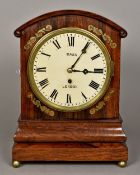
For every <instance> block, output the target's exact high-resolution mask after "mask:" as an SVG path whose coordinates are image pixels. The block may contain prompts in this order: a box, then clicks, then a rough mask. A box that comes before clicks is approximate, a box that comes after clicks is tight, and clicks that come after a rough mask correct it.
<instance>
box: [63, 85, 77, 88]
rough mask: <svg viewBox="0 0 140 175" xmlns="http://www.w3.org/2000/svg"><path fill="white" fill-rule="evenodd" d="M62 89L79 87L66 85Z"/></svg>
mask: <svg viewBox="0 0 140 175" xmlns="http://www.w3.org/2000/svg"><path fill="white" fill-rule="evenodd" d="M62 88H77V85H72V84H70V85H64V86H63V87H62Z"/></svg>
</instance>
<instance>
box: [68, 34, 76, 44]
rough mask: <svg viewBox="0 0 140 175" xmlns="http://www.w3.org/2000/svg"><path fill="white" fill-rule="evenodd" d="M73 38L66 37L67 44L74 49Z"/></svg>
mask: <svg viewBox="0 0 140 175" xmlns="http://www.w3.org/2000/svg"><path fill="white" fill-rule="evenodd" d="M74 39H75V38H74V36H68V43H69V46H73V47H74Z"/></svg>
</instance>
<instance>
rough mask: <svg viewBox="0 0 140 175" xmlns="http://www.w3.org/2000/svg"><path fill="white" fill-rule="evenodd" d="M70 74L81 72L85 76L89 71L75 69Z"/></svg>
mask: <svg viewBox="0 0 140 175" xmlns="http://www.w3.org/2000/svg"><path fill="white" fill-rule="evenodd" d="M72 72H83V73H84V74H85V75H86V74H87V73H89V71H88V70H87V69H84V70H75V69H73V70H72ZM90 73H91V71H90Z"/></svg>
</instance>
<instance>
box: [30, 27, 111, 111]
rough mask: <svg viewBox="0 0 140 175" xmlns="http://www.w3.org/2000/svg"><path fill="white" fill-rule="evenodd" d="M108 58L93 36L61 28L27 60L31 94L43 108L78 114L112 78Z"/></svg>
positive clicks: (102, 92)
mask: <svg viewBox="0 0 140 175" xmlns="http://www.w3.org/2000/svg"><path fill="white" fill-rule="evenodd" d="M110 63H111V59H110V55H109V53H108V51H107V49H106V47H105V46H104V44H103V43H102V42H101V40H100V39H98V38H97V37H96V36H95V35H93V34H91V33H89V32H87V31H85V30H82V29H79V28H63V29H59V30H56V31H53V32H51V33H49V34H47V35H45V36H44V37H42V38H41V39H40V40H39V41H38V42H37V44H36V45H35V47H34V48H33V50H32V52H31V55H30V58H29V61H28V78H29V83H30V86H31V88H32V90H33V92H34V94H35V95H36V96H37V97H38V99H39V100H40V101H42V102H43V103H44V104H45V105H47V106H49V107H51V108H53V109H56V110H61V111H78V110H83V109H85V108H88V107H90V106H91V105H93V104H95V103H96V102H97V101H98V100H99V99H100V98H101V97H102V96H103V95H104V94H105V92H106V90H107V88H108V85H109V82H110V77H111V64H110Z"/></svg>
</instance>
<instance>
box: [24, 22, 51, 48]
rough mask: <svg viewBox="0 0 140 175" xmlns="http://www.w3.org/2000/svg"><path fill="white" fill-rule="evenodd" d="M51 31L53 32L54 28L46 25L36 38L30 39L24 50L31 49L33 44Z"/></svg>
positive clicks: (36, 34) (37, 33)
mask: <svg viewBox="0 0 140 175" xmlns="http://www.w3.org/2000/svg"><path fill="white" fill-rule="evenodd" d="M51 30H52V26H51V25H46V26H45V27H43V28H42V29H40V30H38V31H37V32H36V33H35V35H34V36H32V37H30V39H29V41H28V42H27V44H26V45H25V46H24V49H25V50H28V49H30V47H31V46H32V44H34V43H35V42H36V41H37V40H38V39H40V38H41V37H42V36H43V35H45V34H46V33H47V32H50V31H51Z"/></svg>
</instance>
